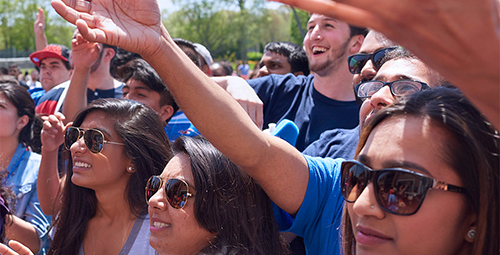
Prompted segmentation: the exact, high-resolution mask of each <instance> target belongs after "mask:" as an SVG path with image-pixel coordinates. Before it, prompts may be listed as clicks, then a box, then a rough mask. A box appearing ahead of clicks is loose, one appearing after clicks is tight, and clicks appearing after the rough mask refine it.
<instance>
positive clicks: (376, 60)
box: [372, 48, 393, 70]
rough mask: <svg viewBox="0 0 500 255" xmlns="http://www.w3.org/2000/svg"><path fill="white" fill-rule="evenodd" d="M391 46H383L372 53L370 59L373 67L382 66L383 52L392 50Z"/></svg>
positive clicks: (378, 67)
mask: <svg viewBox="0 0 500 255" xmlns="http://www.w3.org/2000/svg"><path fill="white" fill-rule="evenodd" d="M392 50H393V48H385V49H380V50H377V51H375V52H373V55H372V61H373V66H374V67H375V69H377V70H378V69H380V67H382V59H383V58H384V56H385V54H386V53H387V52H389V51H392Z"/></svg>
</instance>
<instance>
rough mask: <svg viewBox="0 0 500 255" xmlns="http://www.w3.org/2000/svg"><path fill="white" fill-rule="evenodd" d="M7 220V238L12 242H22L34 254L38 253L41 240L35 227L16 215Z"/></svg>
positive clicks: (8, 217)
mask: <svg viewBox="0 0 500 255" xmlns="http://www.w3.org/2000/svg"><path fill="white" fill-rule="evenodd" d="M7 219H8V220H7V221H6V224H5V236H6V237H7V238H8V239H10V240H18V241H20V242H22V243H23V244H24V245H26V247H27V248H29V249H30V250H31V251H33V252H38V250H40V239H39V238H38V233H37V232H36V230H35V227H34V226H33V225H32V224H31V223H29V222H26V221H24V220H23V219H20V218H18V217H17V216H15V215H9V216H7ZM0 254H3V253H0Z"/></svg>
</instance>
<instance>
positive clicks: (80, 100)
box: [62, 34, 100, 123]
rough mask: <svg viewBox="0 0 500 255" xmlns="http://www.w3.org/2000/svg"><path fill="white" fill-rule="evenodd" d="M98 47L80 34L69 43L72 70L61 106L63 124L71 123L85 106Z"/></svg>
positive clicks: (97, 55) (97, 56)
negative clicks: (63, 117) (64, 118)
mask: <svg viewBox="0 0 500 255" xmlns="http://www.w3.org/2000/svg"><path fill="white" fill-rule="evenodd" d="M99 47H100V46H99V44H97V43H91V42H88V41H87V40H85V39H84V38H83V37H82V36H81V35H80V34H77V35H76V36H75V38H74V39H73V40H72V41H71V54H72V57H73V65H74V68H73V76H72V77H71V81H70V84H69V87H68V91H67V93H66V98H65V99H64V104H63V106H62V112H63V114H64V116H66V120H65V121H64V123H67V122H69V121H72V120H73V119H74V118H75V116H76V114H77V113H78V112H79V111H80V110H81V109H82V108H84V107H85V106H87V85H88V83H89V77H90V72H91V70H90V69H91V67H92V65H93V64H94V63H95V62H96V60H97V59H98V58H99Z"/></svg>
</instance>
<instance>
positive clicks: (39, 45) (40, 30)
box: [33, 7, 47, 51]
mask: <svg viewBox="0 0 500 255" xmlns="http://www.w3.org/2000/svg"><path fill="white" fill-rule="evenodd" d="M33 32H35V44H36V45H35V46H36V50H37V51H39V50H43V49H44V48H45V47H46V46H47V37H46V36H45V13H44V12H43V9H42V8H41V7H38V13H37V14H36V19H35V23H34V24H33Z"/></svg>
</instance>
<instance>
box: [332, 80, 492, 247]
mask: <svg viewBox="0 0 500 255" xmlns="http://www.w3.org/2000/svg"><path fill="white" fill-rule="evenodd" d="M499 142H500V141H499V139H498V132H497V131H496V130H494V129H493V128H492V126H491V124H490V123H489V122H488V121H487V120H486V119H484V118H483V117H482V115H481V114H480V113H479V112H478V111H477V110H476V109H475V108H474V107H473V106H472V105H471V104H470V103H469V102H468V100H467V99H465V97H464V96H463V95H461V94H460V93H459V92H458V91H457V90H455V89H448V88H437V89H433V90H427V91H423V92H419V93H417V94H415V95H413V96H412V97H410V98H409V99H408V101H407V102H402V103H397V104H395V105H393V106H389V107H388V108H385V109H383V110H381V111H380V112H379V113H377V114H376V115H375V116H373V118H372V119H371V120H370V121H369V122H367V123H366V125H365V128H364V129H363V131H362V134H361V137H360V141H359V145H358V149H357V153H356V159H357V160H349V161H344V162H343V163H342V174H341V189H342V195H343V197H344V199H345V200H346V202H347V203H346V206H345V209H344V219H343V220H344V228H343V235H342V236H343V238H344V254H498V251H499V244H498V237H499V236H500V224H499V220H500V212H499V208H500V197H499V192H500V190H499V185H500V181H499V180H500V177H499V172H498V169H499V162H500V161H499V157H498V155H499V152H500V150H499Z"/></svg>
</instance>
